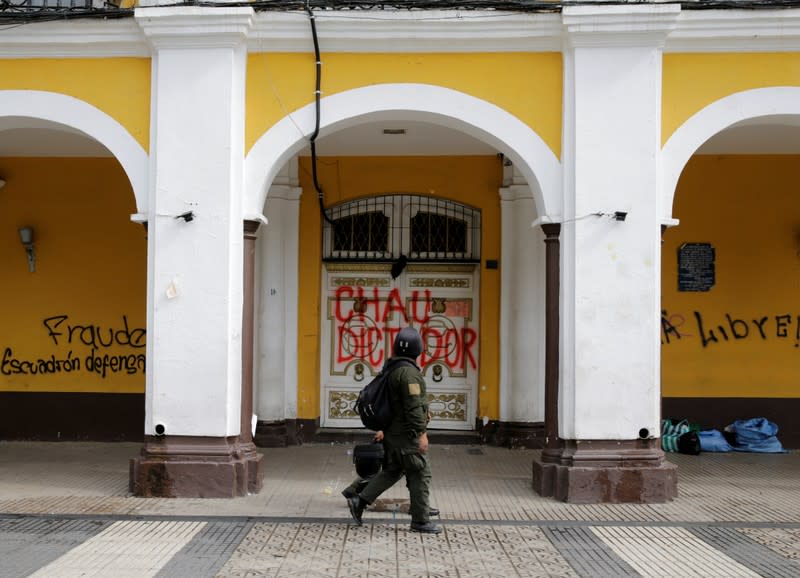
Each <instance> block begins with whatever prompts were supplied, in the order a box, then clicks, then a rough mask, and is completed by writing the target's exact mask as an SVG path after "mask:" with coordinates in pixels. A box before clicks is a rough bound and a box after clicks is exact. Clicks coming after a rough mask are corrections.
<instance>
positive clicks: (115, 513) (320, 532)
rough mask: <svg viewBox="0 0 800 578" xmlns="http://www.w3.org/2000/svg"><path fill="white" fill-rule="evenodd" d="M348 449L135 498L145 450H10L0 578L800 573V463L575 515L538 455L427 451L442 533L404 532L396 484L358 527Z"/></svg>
mask: <svg viewBox="0 0 800 578" xmlns="http://www.w3.org/2000/svg"><path fill="white" fill-rule="evenodd" d="M350 448H351V446H349V445H346V444H341V445H340V444H334V445H323V444H314V445H305V446H300V447H293V448H278V449H265V450H262V451H263V453H264V455H265V459H266V460H267V475H266V479H265V485H264V489H263V490H262V492H260V493H259V494H258V495H252V496H248V497H245V498H238V499H233V500H217V499H207V500H203V499H154V498H150V499H141V498H134V497H132V496H130V495H129V494H128V492H127V481H128V477H127V476H128V470H127V459H128V458H130V457H133V456H135V455H136V453H137V452H138V449H139V446H138V445H137V444H92V443H60V444H46V443H28V442H4V443H0V576H53V577H56V576H58V577H64V576H115V577H117V576H120V577H124V576H131V577H140V576H192V577H202V576H320V577H323V576H324V577H329V576H330V577H333V576H341V577H345V576H347V577H350V576H381V577H384V576H498V577H509V576H676V577H677V576H720V577H722V576H725V577H727V576H798V575H800V491H799V490H798V489H797V479H798V474H800V455H798V454H797V453H796V452H793V453H789V454H782V455H763V454H761V455H759V454H740V453H737V454H703V455H701V456H698V457H694V456H682V455H671V456H670V459H671V460H673V461H674V462H675V463H677V464H678V466H679V492H680V496H679V498H678V499H676V500H675V501H673V502H670V503H668V504H652V505H570V504H563V503H560V502H555V501H553V500H551V499H544V498H541V497H539V496H538V495H537V494H535V493H534V492H533V491H532V490H531V488H530V475H531V474H530V470H531V461H532V459H533V457H534V455H535V451H532V450H508V449H503V448H492V447H479V446H458V445H453V446H437V445H434V446H432V463H433V467H434V486H433V491H432V501H433V503H434V504H435V505H436V506H437V507H439V508H440V509H441V510H442V515H441V519H440V520H439V523H441V525H442V526H443V528H444V532H443V533H442V534H441V535H439V536H427V535H425V536H423V535H419V534H415V533H411V532H409V531H408V523H409V517H408V515H407V514H406V513H404V510H405V509H406V508H407V501H406V499H405V498H406V497H407V492H406V489H405V487H404V486H402V484H401V485H398V487H395V488H393V489H392V490H391V491H390V492H389V493H387V494H386V495H385V496H384V499H383V500H382V501H381V502H380V503H378V504H376V508H375V509H372V510H368V511H367V512H366V514H365V524H364V526H362V527H357V526H354V525H351V524H350V523H349V519H348V518H349V516H348V511H347V508H346V506H345V502H344V499H343V498H342V497H341V495H340V494H339V492H340V491H341V489H342V488H343V487H344V486H345V485H347V483H349V482H350V478H351V476H352V474H353V471H352V463H351V456H350V455H349V453H348V452H349V450H350Z"/></svg>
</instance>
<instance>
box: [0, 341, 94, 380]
mask: <svg viewBox="0 0 800 578" xmlns="http://www.w3.org/2000/svg"><path fill="white" fill-rule="evenodd" d="M80 370H81V360H80V359H78V358H77V357H72V351H68V352H67V356H66V357H65V358H63V359H58V358H56V356H55V355H51V356H50V358H49V359H41V358H40V359H33V360H28V359H17V358H16V357H14V352H13V351H12V350H11V348H10V347H6V349H5V351H3V362H2V364H0V373H2V374H3V375H38V374H49V373H72V372H73V371H80Z"/></svg>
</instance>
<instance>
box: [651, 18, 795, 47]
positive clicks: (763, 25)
mask: <svg viewBox="0 0 800 578" xmlns="http://www.w3.org/2000/svg"><path fill="white" fill-rule="evenodd" d="M664 50H665V52H797V51H800V9H781V10H684V11H683V12H681V15H680V16H679V18H678V25H677V27H676V28H675V30H674V31H673V32H672V34H670V35H669V37H668V38H667V42H666V45H665V47H664Z"/></svg>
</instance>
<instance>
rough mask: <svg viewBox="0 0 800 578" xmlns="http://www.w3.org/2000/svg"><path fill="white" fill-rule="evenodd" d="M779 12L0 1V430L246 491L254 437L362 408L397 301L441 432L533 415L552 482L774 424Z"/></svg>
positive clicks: (788, 87)
mask: <svg viewBox="0 0 800 578" xmlns="http://www.w3.org/2000/svg"><path fill="white" fill-rule="evenodd" d="M455 12H457V13H458V15H460V16H463V15H464V14H468V16H469V17H468V18H461V17H458V18H456V17H454V16H455V15H456V14H455ZM794 12H795V11H794V10H780V11H770V10H755V11H746V10H741V11H740V10H730V9H729V10H708V11H693V10H681V8H680V6H678V5H672V4H646V5H642V4H636V5H618V6H608V7H606V6H594V7H593V6H570V7H564V8H563V9H560V10H557V11H542V12H537V11H536V10H527V11H520V12H495V11H482V10H474V11H469V12H468V13H462V12H459V11H448V10H443V11H405V10H397V11H394V10H389V11H386V12H381V13H380V14H379V15H378V14H377V13H372V12H363V13H361V12H339V11H336V10H331V11H324V12H319V13H317V14H316V17H315V18H314V19H313V20H310V19H309V17H308V14H307V13H304V12H296V11H292V10H286V11H280V10H277V11H258V10H254V9H253V8H245V7H226V6H222V5H221V6H215V7H202V8H201V7H179V6H171V7H170V6H158V5H156V4H152V5H150V4H149V3H147V4H145V3H142V4H141V5H140V6H138V7H136V8H135V9H131V11H130V18H121V19H113V20H107V21H102V23H101V22H98V21H96V20H93V19H87V18H75V19H73V20H69V21H67V22H58V23H46V22H42V23H30V24H27V25H26V26H23V27H18V28H16V29H14V30H11V31H7V32H6V33H4V36H3V37H2V38H0V45H2V46H3V52H2V53H3V54H4V56H2V57H0V72H1V73H2V74H0V179H2V181H0V183H4V184H3V186H2V189H0V225H2V226H0V231H2V233H0V234H2V235H3V236H4V238H5V242H3V243H0V251H2V258H0V267H2V269H3V279H4V280H5V283H4V295H5V299H3V300H2V305H0V308H2V315H1V317H2V319H3V320H4V323H3V325H2V333H0V347H2V350H3V359H2V371H1V372H0V437H2V439H8V440H15V439H42V440H75V439H97V440H104V441H110V440H141V441H142V442H143V449H142V454H141V456H140V457H139V458H138V459H137V460H136V463H135V467H134V468H133V469H132V479H131V484H132V487H134V489H135V491H136V492H137V493H138V494H139V495H146V496H148V495H154V496H161V495H180V496H189V495H197V496H236V495H243V494H245V493H246V492H247V491H257V490H258V489H259V488H260V484H261V477H262V476H263V468H264V465H263V460H262V459H261V457H260V455H259V454H258V452H257V450H256V444H259V445H285V444H292V443H299V442H303V441H306V442H308V441H314V440H321V439H337V436H339V439H344V438H342V437H341V436H345V435H348V434H346V433H345V432H349V431H350V430H351V429H352V428H354V427H358V426H359V425H360V424H359V421H358V418H357V415H356V414H355V413H354V412H353V409H352V403H353V402H354V401H355V396H356V395H357V393H358V391H359V389H360V388H361V387H362V386H363V384H364V380H367V381H368V378H369V377H370V376H371V375H374V374H375V373H377V371H378V370H379V369H380V366H381V364H382V362H383V361H384V360H385V359H386V357H387V356H388V355H389V352H390V347H391V340H392V338H393V335H395V334H396V331H397V330H399V328H400V327H402V326H403V325H414V326H416V327H417V328H418V329H420V330H421V332H422V333H423V337H424V340H425V344H426V351H425V352H424V354H423V356H422V357H421V359H420V363H421V366H422V370H423V374H424V375H425V378H426V381H427V382H428V384H429V391H430V397H431V399H430V401H431V408H432V411H433V420H432V422H431V429H432V430H433V431H432V435H431V438H432V440H433V441H434V443H435V440H436V436H437V435H438V436H439V439H440V440H446V439H450V438H448V436H452V435H454V432H457V433H458V435H459V436H461V437H462V438H464V439H469V440H472V441H475V442H482V443H497V444H501V445H511V446H513V445H526V446H529V447H541V448H543V452H542V458H541V459H540V460H537V462H536V463H534V468H533V469H534V477H533V483H534V487H535V488H536V490H537V491H539V492H540V493H543V494H545V495H552V496H554V497H556V498H558V499H564V500H569V501H663V500H667V499H671V498H672V497H674V495H675V492H676V484H677V479H678V477H679V472H678V473H676V471H675V468H674V466H671V465H670V464H669V462H667V461H666V460H665V459H664V455H663V452H662V451H661V449H660V444H659V439H658V438H659V428H660V419H661V418H662V417H676V418H687V419H690V420H691V421H694V422H697V423H700V424H702V425H703V426H704V427H708V428H712V427H715V428H722V427H724V426H725V425H727V424H728V423H731V422H732V421H733V420H735V419H742V418H749V417H759V416H763V417H767V418H768V419H771V420H772V421H774V422H776V423H777V424H778V425H779V427H780V431H779V437H780V439H781V440H782V441H783V442H784V445H785V446H786V447H796V445H797V443H798V441H800V430H798V429H797V428H796V426H795V424H794V423H793V422H792V420H791V416H792V415H793V412H794V410H796V409H797V407H798V403H799V402H798V398H799V397H800V389H798V386H797V383H798V377H800V364H798V363H797V355H798V352H800V349H799V347H800V311H798V309H797V306H796V302H795V296H796V294H797V291H796V289H797V287H798V275H800V228H798V227H800V225H798V224H797V222H796V221H797V215H798V214H800V211H798V209H800V200H799V199H798V196H797V194H796V193H795V191H794V184H793V183H794V182H795V181H796V180H797V179H796V177H797V176H798V175H797V173H798V170H800V169H798V167H800V163H798V160H800V158H798V156H799V155H800V144H798V143H800V121H798V119H800V104H798V103H800V98H798V97H799V96H800V45H798V42H797V40H796V36H795V35H793V33H792V28H791V26H789V24H788V23H789V22H793V21H794V20H793V18H795V17H796V15H795V14H794ZM421 14H425V18H418V16H419V15H421ZM312 24H313V25H314V26H313V28H312ZM753 26H758V27H760V29H761V30H763V31H764V33H763V34H762V35H761V36H760V37H759V38H754V37H753V36H752V34H750V33H749V32H748V31H749V30H751V29H752V28H753ZM315 35H316V38H315ZM314 40H316V41H317V42H318V46H319V49H320V54H319V56H317V55H315V52H314ZM318 61H319V66H317V62H318ZM317 83H319V92H316V86H317ZM317 97H319V101H318V102H317ZM312 146H313V153H312ZM26 235H28V236H29V237H32V238H29V237H26ZM198 452H199V454H201V455H202V456H203V460H201V462H202V463H200V464H198V463H197V460H196V459H194V457H190V456H197V455H198ZM212 469H213V472H214V473H213V475H211V474H210V473H209V472H211V471H212ZM198 471H200V472H202V474H203V476H202V477H205V478H206V479H207V480H208V481H207V482H204V483H203V484H199V485H198V484H197V483H196V479H197V477H198V476H197V473H198ZM609 471H613V472H614V475H612V476H609V475H607V474H608V472H609ZM586 487H591V488H593V489H591V490H589V491H586V490H585V488H586Z"/></svg>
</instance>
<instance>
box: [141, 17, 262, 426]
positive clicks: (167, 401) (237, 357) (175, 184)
mask: <svg viewBox="0 0 800 578" xmlns="http://www.w3.org/2000/svg"><path fill="white" fill-rule="evenodd" d="M252 15H253V12H252V9H250V8H219V7H215V8H201V7H163V8H158V7H143V8H137V9H136V20H137V22H138V23H139V25H140V26H141V29H142V31H143V32H144V34H145V36H146V37H147V39H148V40H149V42H150V44H151V46H152V50H153V56H152V58H153V62H152V88H151V90H152V96H151V107H152V108H151V128H150V161H151V162H150V202H149V209H148V215H147V217H148V280H147V283H148V288H147V294H148V320H147V326H148V343H147V359H148V367H147V396H146V400H147V401H146V425H145V434H146V435H153V434H154V433H163V434H166V435H167V436H212V437H222V436H233V435H237V434H238V433H239V430H240V408H241V404H240V401H241V397H240V396H241V365H242V357H241V329H242V275H243V269H242V250H243V249H242V242H243V241H242V230H243V229H242V227H243V225H242V208H241V205H242V183H243V167H244V162H243V159H244V87H245V67H246V56H247V54H246V47H245V44H244V41H245V36H246V33H247V31H248V29H249V27H250V25H251V19H252ZM187 212H191V214H192V217H193V218H192V220H188V219H182V218H179V217H177V216H178V215H181V214H185V213H187ZM159 426H161V427H163V428H164V429H163V432H162V431H161V429H160V427H159Z"/></svg>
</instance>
